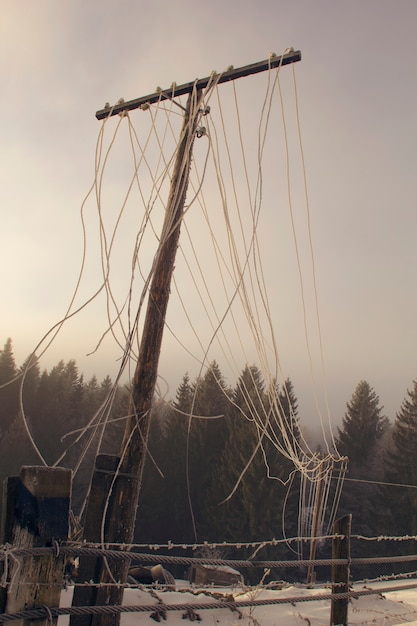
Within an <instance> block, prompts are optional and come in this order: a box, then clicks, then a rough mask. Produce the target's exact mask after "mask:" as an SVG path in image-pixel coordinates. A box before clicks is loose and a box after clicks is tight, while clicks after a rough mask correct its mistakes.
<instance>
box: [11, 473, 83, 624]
mask: <svg viewBox="0 0 417 626" xmlns="http://www.w3.org/2000/svg"><path fill="white" fill-rule="evenodd" d="M71 484H72V472H71V470H68V469H64V468H50V467H36V466H35V467H33V466H30V467H22V469H21V472H20V476H19V477H18V478H17V477H12V478H8V479H7V480H6V481H5V483H4V490H3V518H2V537H1V543H3V544H10V545H11V546H12V547H13V548H20V549H22V548H28V549H30V548H35V547H43V546H51V545H56V546H57V554H56V555H52V556H41V557H38V556H28V557H18V558H17V557H13V558H12V559H9V562H8V571H7V574H8V576H7V579H8V584H7V587H6V588H4V589H3V593H2V597H1V600H0V601H1V602H2V606H1V605H0V609H1V610H2V612H4V613H17V612H19V611H22V610H24V609H31V608H36V607H40V606H45V607H57V606H59V600H60V596H61V590H62V586H63V576H64V560H65V559H64V557H63V556H60V555H59V543H58V542H59V541H60V540H64V539H65V540H66V539H68V530H69V510H70V500H71ZM55 542H56V543H55ZM56 621H57V620H54V621H53V623H56ZM32 623H33V621H32V620H20V621H14V624H16V626H28V625H29V624H32ZM50 623H51V622H50V620H48V619H45V620H42V619H41V620H36V624H37V625H39V626H46V625H47V624H50Z"/></svg>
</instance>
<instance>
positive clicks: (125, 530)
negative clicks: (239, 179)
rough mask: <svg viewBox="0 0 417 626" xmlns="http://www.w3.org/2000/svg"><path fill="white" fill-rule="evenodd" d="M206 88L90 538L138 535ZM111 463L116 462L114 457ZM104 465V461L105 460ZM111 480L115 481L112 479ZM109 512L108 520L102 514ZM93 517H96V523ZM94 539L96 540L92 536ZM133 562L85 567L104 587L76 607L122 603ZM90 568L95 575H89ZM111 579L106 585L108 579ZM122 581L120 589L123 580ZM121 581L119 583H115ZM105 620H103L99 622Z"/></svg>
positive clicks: (80, 621)
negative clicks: (121, 430) (115, 454)
mask: <svg viewBox="0 0 417 626" xmlns="http://www.w3.org/2000/svg"><path fill="white" fill-rule="evenodd" d="M201 99H202V92H201V91H197V90H196V89H194V90H193V92H192V93H191V94H190V95H189V98H188V102H187V108H186V112H185V114H184V119H183V125H182V129H181V136H180V139H179V144H178V150H177V154H176V159H175V164H174V170H173V175H172V179H171V185H170V191H169V196H168V200H167V207H166V211H165V218H164V224H163V227H162V233H161V237H160V245H159V249H158V251H157V254H156V255H155V263H154V270H153V276H152V280H151V284H150V288H149V297H148V303H147V308H146V315H145V320H144V326H143V331H142V336H141V341H140V347H139V356H138V362H137V366H136V370H135V375H134V380H133V392H132V408H131V411H130V414H131V415H132V417H131V418H130V419H129V420H128V422H127V425H126V430H125V437H124V441H123V444H122V449H121V454H120V459H121V461H120V465H118V466H117V472H116V467H114V468H113V469H110V470H109V473H108V477H107V478H105V477H104V475H103V476H100V474H103V469H102V468H101V467H100V466H97V465H96V472H95V476H94V481H93V485H94V490H93V489H92V491H91V495H90V497H89V501H88V506H87V514H86V515H87V520H86V532H87V535H84V538H85V539H87V536H89V537H92V536H93V533H91V534H90V530H89V529H91V530H92V526H91V524H93V525H94V523H95V524H96V525H97V526H98V527H99V528H100V533H99V538H98V539H96V541H100V542H103V543H105V542H111V543H131V542H132V540H133V536H134V530H135V521H136V510H137V506H138V500H139V491H140V480H141V475H142V471H143V464H144V462H145V456H146V440H147V434H148V429H149V423H150V416H151V409H152V405H153V399H154V393H155V386H156V380H157V376H158V364H159V356H160V352H161V345H162V337H163V331H164V327H165V317H166V311H167V307H168V301H169V294H170V289H171V279H172V274H173V271H174V262H175V256H176V253H177V248H178V241H179V236H180V231H181V223H182V218H183V214H184V205H185V199H186V193H187V187H188V179H189V171H190V166H191V157H192V148H193V144H194V139H195V135H196V131H197V125H198V122H199V119H200V117H201V111H200V103H201ZM108 462H109V463H110V465H111V463H112V461H111V460H110V459H108ZM99 465H100V462H99ZM109 481H110V482H109ZM105 510H106V511H107V513H106V516H105V524H104V525H102V523H101V520H102V515H103V512H104V511H105ZM90 520H91V521H90ZM89 540H90V541H91V540H93V539H92V538H91V539H89ZM128 565H129V563H128V562H120V561H118V562H114V563H111V562H109V561H104V560H103V561H102V562H101V563H100V561H99V560H96V561H95V562H93V561H91V562H90V565H87V566H86V570H85V571H84V565H80V572H81V576H82V578H80V575H79V580H84V579H85V580H87V581H89V580H91V579H92V580H93V581H94V582H100V583H101V586H100V589H99V590H94V589H93V588H92V587H91V589H90V588H84V590H81V589H80V588H76V590H75V594H74V599H73V605H74V606H81V605H82V604H84V605H93V604H95V603H98V602H100V604H116V605H117V604H121V602H122V599H123V586H122V585H123V583H124V582H126V579H127V567H128ZM88 568H90V571H91V573H93V574H94V576H93V577H92V578H88V577H87V578H86V576H87V570H88ZM106 582H107V583H108V585H107V586H106V585H105V584H103V583H106ZM119 582H120V583H121V586H120V587H119V586H118V584H117V583H119ZM115 583H116V584H115ZM98 619H99V622H98ZM119 622H120V615H102V616H100V617H99V618H97V617H94V616H90V618H88V616H87V619H85V618H84V617H83V616H82V617H79V616H71V620H70V624H71V626H95V625H96V624H97V625H98V623H100V626H116V625H117V624H119Z"/></svg>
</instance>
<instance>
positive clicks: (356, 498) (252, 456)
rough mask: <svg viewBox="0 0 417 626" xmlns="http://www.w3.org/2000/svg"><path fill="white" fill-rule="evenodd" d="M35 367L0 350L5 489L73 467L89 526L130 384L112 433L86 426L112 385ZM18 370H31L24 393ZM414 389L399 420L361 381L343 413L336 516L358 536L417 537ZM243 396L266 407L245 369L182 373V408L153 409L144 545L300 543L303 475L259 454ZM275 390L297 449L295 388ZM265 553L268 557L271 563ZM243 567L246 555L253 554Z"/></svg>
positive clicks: (115, 398)
mask: <svg viewBox="0 0 417 626" xmlns="http://www.w3.org/2000/svg"><path fill="white" fill-rule="evenodd" d="M31 363H32V365H31V367H30V368H27V366H26V365H27V364H25V363H22V364H16V362H15V358H14V354H13V344H12V340H11V339H8V340H7V341H6V343H5V344H4V347H3V349H2V350H0V385H1V387H0V474H1V479H2V481H3V480H4V479H5V478H6V477H7V476H13V475H16V474H18V472H19V469H20V467H21V466H22V465H39V464H42V463H43V464H47V465H60V466H63V467H70V468H71V469H72V470H73V472H74V482H73V494H72V499H73V501H72V507H73V512H74V515H75V518H78V519H79V523H82V513H83V506H84V501H85V498H86V495H87V492H88V487H89V481H90V477H91V472H92V467H93V463H94V459H95V456H96V455H97V454H98V453H100V452H106V453H114V454H117V452H118V450H119V448H120V442H121V440H122V437H123V431H124V423H125V420H124V416H126V414H127V412H128V410H129V385H125V386H123V385H118V386H116V388H115V390H114V391H113V393H112V394H111V395H112V401H111V405H109V419H108V420H107V426H106V428H105V429H103V428H100V427H97V426H94V427H93V426H91V427H89V424H90V423H92V422H91V419H92V417H93V416H94V414H95V413H96V412H97V410H98V408H99V407H100V406H102V405H103V403H106V402H108V398H109V393H110V391H111V389H112V388H113V387H114V386H113V383H112V380H111V379H110V377H109V376H107V377H105V378H104V379H103V380H101V381H99V380H97V378H96V377H95V376H93V377H92V378H91V379H90V380H84V377H83V374H82V373H80V372H79V370H78V367H77V364H76V362H75V361H74V360H70V361H68V362H64V361H60V362H59V363H57V364H56V365H55V366H54V367H53V368H52V369H51V370H50V371H47V370H43V371H42V370H41V366H40V363H39V362H38V361H37V359H33V357H32V360H31ZM22 372H26V373H25V383H24V385H23V387H21V385H20V381H21V374H22ZM407 384H408V385H409V387H408V391H407V392H406V395H405V397H404V400H403V402H402V404H401V406H400V407H398V411H397V413H396V416H395V419H394V421H393V422H390V421H389V420H388V418H387V417H385V416H384V415H383V412H382V407H381V406H380V400H379V397H378V395H377V391H376V390H374V389H373V388H372V387H371V386H370V385H369V384H368V383H367V382H366V381H365V380H361V381H359V382H358V384H357V386H356V388H355V389H353V390H352V396H351V398H350V399H349V398H348V399H347V402H346V410H345V414H344V416H340V418H341V419H340V422H339V423H340V426H339V427H338V428H337V429H336V434H335V444H336V445H337V448H338V450H339V453H340V454H343V455H345V456H347V457H348V471H347V474H346V479H345V481H344V484H343V489H342V493H341V498H340V502H339V509H338V514H340V515H343V514H345V513H351V514H352V531H353V532H354V533H356V534H360V535H364V536H369V537H371V536H379V535H383V536H400V535H416V534H417V488H416V486H417V382H415V381H414V382H412V383H411V385H410V384H409V383H407V381H405V384H404V387H405V389H407ZM243 386H244V387H245V389H248V388H249V387H251V393H250V399H251V402H253V403H254V404H256V403H263V402H264V403H265V402H267V398H268V394H267V393H266V391H267V390H266V388H265V382H264V381H263V379H262V375H261V373H260V371H259V370H258V368H257V367H256V366H255V365H247V364H242V369H241V375H240V377H239V379H238V380H237V382H236V384H235V386H233V387H230V386H229V384H228V382H227V380H226V379H225V378H224V377H223V375H222V372H221V368H220V366H219V365H218V364H217V363H216V362H213V363H212V364H211V366H210V368H208V369H207V370H206V373H205V374H204V375H203V376H202V378H201V379H198V380H191V379H190V377H189V376H188V374H187V373H184V374H183V376H182V379H181V380H180V381H179V384H178V388H177V390H176V395H175V398H174V399H172V400H171V401H167V402H164V403H162V402H158V403H156V405H155V407H154V410H153V415H152V419H151V425H150V433H149V441H148V454H147V458H146V463H145V469H144V473H143V478H142V486H141V492H140V499H139V507H138V514H137V522H136V533H135V537H136V540H137V541H139V542H140V543H144V544H160V543H167V542H169V541H172V542H174V543H192V542H194V541H198V542H200V543H201V542H204V541H207V542H220V541H224V542H251V541H260V540H269V539H271V538H276V539H278V538H281V537H283V536H284V533H285V536H287V537H294V536H296V535H297V532H298V529H297V508H298V502H299V491H300V485H299V481H298V477H297V472H294V471H293V470H294V468H293V467H292V461H291V459H289V458H286V457H285V455H284V454H279V452H277V449H276V446H274V447H272V446H269V442H268V441H266V442H265V445H263V446H262V449H261V448H260V447H257V442H258V441H259V432H257V426H256V425H255V423H254V422H253V421H250V420H248V419H242V413H244V411H242V409H244V404H245V403H247V402H248V395H247V394H242V388H243ZM276 391H277V394H278V396H279V398H280V404H281V406H282V407H283V410H284V411H285V412H286V413H287V417H288V421H287V423H289V424H290V430H291V433H290V434H291V436H292V437H293V438H295V439H297V440H301V438H300V434H301V432H302V431H303V416H302V415H300V414H299V411H298V406H297V390H296V389H295V388H294V386H293V384H292V382H291V380H289V379H288V380H287V381H286V382H285V384H284V385H283V386H282V387H280V388H278V389H277V390H276ZM20 395H21V398H20ZM21 406H23V407H24V418H23V416H22V411H21ZM190 415H192V416H193V419H190ZM80 433H82V436H80ZM277 436H279V437H282V436H283V434H282V433H278V434H277ZM86 442H88V445H87V444H86ZM317 453H318V454H319V453H320V444H317ZM249 460H250V463H249V462H248V461H249ZM269 476H274V477H275V479H271V478H269ZM289 477H290V479H289ZM277 478H278V479H279V478H280V479H281V480H277ZM398 548H400V549H403V550H407V548H406V547H402V546H401V545H400V546H398V545H397V546H395V549H396V550H398ZM268 549H270V548H269V547H267V548H265V549H264V552H263V555H262V556H263V558H267V557H268ZM279 550H281V552H282V556H283V558H284V557H285V555H286V554H287V553H288V552H286V550H287V548H285V547H284V544H283V545H282V546H281V547H280V548H279ZM376 550H377V546H376V545H375V543H373V544H370V545H369V548H368V551H369V554H371V555H372V554H373V555H375V554H377V552H376ZM239 554H240V556H241V555H242V551H240V553H239ZM228 555H230V550H229V552H228ZM275 556H276V553H275ZM352 556H355V554H353V555H352ZM361 556H364V554H363V547H362V553H361ZM246 557H247V558H249V557H250V551H249V550H248V554H247V555H246Z"/></svg>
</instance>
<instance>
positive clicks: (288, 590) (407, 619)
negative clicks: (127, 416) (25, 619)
mask: <svg viewBox="0 0 417 626" xmlns="http://www.w3.org/2000/svg"><path fill="white" fill-rule="evenodd" d="M412 582H417V581H410V580H408V581H404V582H403V583H401V582H398V581H395V582H392V583H391V584H390V583H387V582H384V583H382V582H381V583H372V584H369V585H367V587H366V588H368V589H369V588H372V589H375V590H378V589H383V588H387V587H394V586H395V587H399V586H401V585H409V584H410V583H412ZM360 589H364V585H358V586H355V587H354V589H353V590H360ZM327 593H329V589H328V588H323V587H320V586H319V585H317V586H316V587H315V588H313V589H308V588H306V587H305V586H303V585H285V586H284V587H283V588H282V589H265V588H263V589H261V588H259V589H258V588H250V589H245V588H237V587H235V588H224V587H223V588H215V587H207V588H197V587H190V585H189V583H188V582H185V581H176V588H175V591H174V590H162V589H154V590H152V591H151V592H149V591H146V590H140V589H127V590H126V592H125V596H124V604H125V605H127V606H134V605H135V606H136V605H147V606H149V605H155V607H156V606H157V605H158V599H159V600H160V602H162V603H163V604H164V605H179V604H181V605H184V604H193V605H196V604H199V605H201V604H204V605H207V606H210V604H213V603H214V602H218V598H219V596H222V597H223V598H226V599H231V596H233V598H234V599H235V601H236V602H239V601H245V600H263V599H267V598H273V599H279V598H288V597H291V598H294V597H302V598H306V597H313V596H317V595H321V594H327ZM71 598H72V589H71V588H68V590H66V591H63V593H62V599H61V605H62V606H70V605H71ZM184 613H185V611H184V610H183V609H181V610H169V611H167V612H166V614H165V616H166V621H167V623H169V624H170V626H185V624H186V623H187V621H197V620H199V621H200V622H201V623H202V625H203V626H301V625H303V626H328V625H329V624H330V600H316V601H313V600H311V601H299V602H297V601H295V602H293V603H291V604H275V605H265V606H257V607H246V608H240V609H239V610H238V611H236V610H232V609H229V608H219V609H209V608H207V609H196V610H195V611H194V613H191V614H189V615H188V616H184ZM68 619H69V618H68V617H67V616H64V617H60V618H59V620H58V625H59V626H64V625H66V624H68ZM154 620H155V616H154V618H153V619H152V618H151V612H150V611H149V612H136V613H133V612H132V613H124V614H122V617H121V624H122V625H123V626H137V625H138V624H141V625H145V624H148V625H152V624H153V623H154ZM160 620H161V621H162V622H163V621H164V617H163V616H161V618H160ZM156 621H158V620H156ZM348 623H349V624H351V625H355V626H359V625H362V626H368V625H369V626H371V625H372V626H396V625H399V624H408V625H414V626H417V589H411V590H407V589H404V590H401V591H395V592H389V593H384V594H381V593H377V594H376V595H370V596H361V597H358V598H356V599H353V600H352V602H351V603H350V604H349V609H348Z"/></svg>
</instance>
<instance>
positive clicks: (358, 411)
mask: <svg viewBox="0 0 417 626" xmlns="http://www.w3.org/2000/svg"><path fill="white" fill-rule="evenodd" d="M381 413H382V407H381V406H380V404H379V397H378V396H377V394H376V393H375V391H374V390H373V389H372V387H371V386H370V385H369V383H367V382H366V381H364V380H362V381H360V382H359V384H358V385H357V387H356V389H355V391H354V393H353V395H352V399H351V401H350V402H348V403H347V411H346V413H345V416H344V418H343V421H342V428H341V429H340V428H338V439H337V447H338V451H339V452H340V454H342V455H344V456H347V457H348V459H349V465H348V474H347V478H348V480H346V481H345V483H344V487H343V492H342V496H341V500H340V507H339V511H340V514H341V515H342V514H346V513H350V514H352V528H353V530H354V532H355V533H357V534H363V535H368V536H372V535H373V534H374V531H375V528H376V522H377V519H376V516H375V510H376V509H377V507H378V495H379V491H378V488H377V487H376V486H375V485H374V484H373V483H371V482H368V481H378V480H381V479H382V476H381V475H380V474H379V473H378V468H380V467H381V466H380V464H379V463H378V462H377V458H376V456H377V454H378V453H379V450H380V448H379V445H378V444H379V442H380V440H381V438H382V436H383V434H384V432H385V431H386V429H387V427H388V420H387V418H386V417H384V416H382V415H381ZM349 479H353V480H351V481H349Z"/></svg>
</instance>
